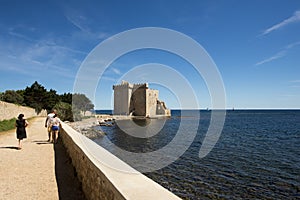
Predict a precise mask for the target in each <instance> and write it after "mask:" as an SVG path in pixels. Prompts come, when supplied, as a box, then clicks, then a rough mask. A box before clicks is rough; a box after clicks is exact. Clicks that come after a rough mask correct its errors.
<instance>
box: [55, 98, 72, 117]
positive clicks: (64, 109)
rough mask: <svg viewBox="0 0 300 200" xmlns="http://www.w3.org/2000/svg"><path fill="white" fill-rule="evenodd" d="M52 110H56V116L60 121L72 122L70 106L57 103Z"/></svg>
mask: <svg viewBox="0 0 300 200" xmlns="http://www.w3.org/2000/svg"><path fill="white" fill-rule="evenodd" d="M53 108H54V109H56V110H57V114H58V116H59V118H60V119H61V120H62V121H70V122H72V121H74V116H73V112H72V106H71V104H69V103H65V102H59V103H57V104H56V105H55V106H54V107H53Z"/></svg>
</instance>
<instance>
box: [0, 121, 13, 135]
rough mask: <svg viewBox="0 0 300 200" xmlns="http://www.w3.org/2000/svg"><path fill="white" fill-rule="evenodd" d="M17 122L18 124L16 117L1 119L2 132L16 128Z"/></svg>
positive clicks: (0, 127)
mask: <svg viewBox="0 0 300 200" xmlns="http://www.w3.org/2000/svg"><path fill="white" fill-rule="evenodd" d="M15 124H16V118H12V119H9V120H3V121H0V132H1V131H8V130H11V129H14V128H15Z"/></svg>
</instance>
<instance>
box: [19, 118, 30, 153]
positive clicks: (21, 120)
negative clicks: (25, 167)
mask: <svg viewBox="0 0 300 200" xmlns="http://www.w3.org/2000/svg"><path fill="white" fill-rule="evenodd" d="M23 117H24V115H23V114H20V115H19V116H18V119H17V120H16V128H17V130H16V133H17V139H18V140H19V146H18V149H21V148H22V143H21V141H22V140H23V139H24V138H26V137H27V135H26V129H25V128H26V126H28V124H29V123H28V121H27V120H26V119H24V118H23Z"/></svg>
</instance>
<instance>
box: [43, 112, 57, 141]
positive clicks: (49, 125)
mask: <svg viewBox="0 0 300 200" xmlns="http://www.w3.org/2000/svg"><path fill="white" fill-rule="evenodd" d="M56 113H57V111H56V110H55V109H53V110H52V112H51V113H49V114H48V115H47V118H46V121H45V127H46V128H47V131H48V142H50V140H51V138H52V130H51V123H50V122H51V119H52V118H53V117H54V115H55V114H56Z"/></svg>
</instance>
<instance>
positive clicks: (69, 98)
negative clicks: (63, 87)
mask: <svg viewBox="0 0 300 200" xmlns="http://www.w3.org/2000/svg"><path fill="white" fill-rule="evenodd" d="M60 101H62V102H65V103H69V104H72V94H71V93H64V94H62V95H60Z"/></svg>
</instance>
